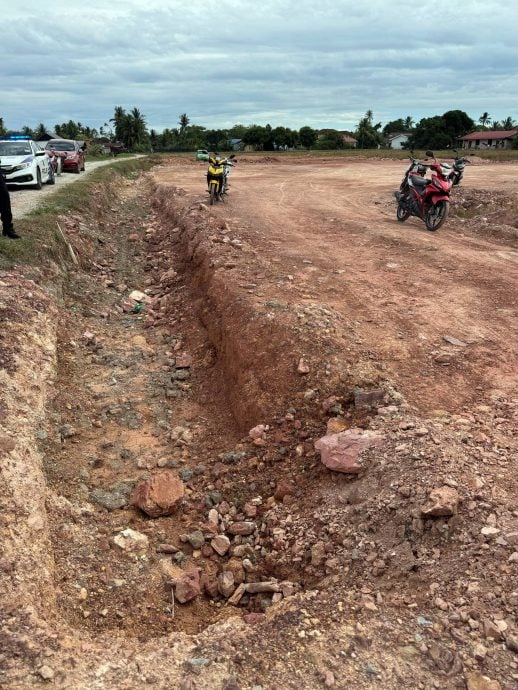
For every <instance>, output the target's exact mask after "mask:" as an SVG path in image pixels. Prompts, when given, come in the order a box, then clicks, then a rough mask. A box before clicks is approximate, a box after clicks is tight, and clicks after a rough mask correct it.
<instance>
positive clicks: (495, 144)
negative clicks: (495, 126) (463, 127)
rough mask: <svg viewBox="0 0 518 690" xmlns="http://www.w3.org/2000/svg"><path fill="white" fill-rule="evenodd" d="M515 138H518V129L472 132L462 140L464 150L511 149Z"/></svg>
mask: <svg viewBox="0 0 518 690" xmlns="http://www.w3.org/2000/svg"><path fill="white" fill-rule="evenodd" d="M515 137H518V129H508V130H501V131H499V130H489V131H486V132H471V134H466V136H464V137H461V138H460V140H461V141H462V148H463V149H490V148H494V149H510V148H511V147H512V145H513V139H514V138H515Z"/></svg>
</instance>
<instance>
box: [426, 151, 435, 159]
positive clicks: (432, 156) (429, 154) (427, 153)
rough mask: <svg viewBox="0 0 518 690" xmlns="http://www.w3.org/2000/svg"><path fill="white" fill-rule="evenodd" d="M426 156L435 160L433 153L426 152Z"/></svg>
mask: <svg viewBox="0 0 518 690" xmlns="http://www.w3.org/2000/svg"><path fill="white" fill-rule="evenodd" d="M426 155H427V156H428V158H435V156H434V153H433V151H427V152H426Z"/></svg>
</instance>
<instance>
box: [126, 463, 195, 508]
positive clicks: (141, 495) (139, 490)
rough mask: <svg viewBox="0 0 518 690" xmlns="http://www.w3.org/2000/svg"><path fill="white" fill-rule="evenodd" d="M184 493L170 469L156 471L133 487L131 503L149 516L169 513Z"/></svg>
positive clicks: (180, 483) (182, 486)
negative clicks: (152, 475)
mask: <svg viewBox="0 0 518 690" xmlns="http://www.w3.org/2000/svg"><path fill="white" fill-rule="evenodd" d="M183 495H184V485H183V483H182V481H181V480H180V478H179V477H178V475H176V474H175V473H174V472H170V471H167V470H166V471H162V472H158V473H157V474H155V475H154V477H152V478H151V479H149V480H147V481H144V482H141V483H140V484H138V485H137V487H136V488H135V492H134V494H133V497H132V499H131V503H132V505H134V506H136V507H137V508H140V510H142V511H143V512H144V513H146V514H147V515H149V516H150V517H154V518H156V517H161V516H163V515H171V513H173V512H174V510H175V508H176V506H177V505H178V503H179V502H180V501H181V500H182V498H183Z"/></svg>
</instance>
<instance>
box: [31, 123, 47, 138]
mask: <svg viewBox="0 0 518 690" xmlns="http://www.w3.org/2000/svg"><path fill="white" fill-rule="evenodd" d="M45 134H47V130H46V128H45V125H44V124H43V122H40V124H39V125H38V126H37V127H36V129H35V130H34V136H35V137H36V141H41V140H42V139H43V137H44V136H45Z"/></svg>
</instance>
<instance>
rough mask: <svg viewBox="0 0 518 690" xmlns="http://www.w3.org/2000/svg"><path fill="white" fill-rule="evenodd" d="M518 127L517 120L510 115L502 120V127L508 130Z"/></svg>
mask: <svg viewBox="0 0 518 690" xmlns="http://www.w3.org/2000/svg"><path fill="white" fill-rule="evenodd" d="M515 127H516V122H515V121H514V120H513V118H512V117H511V116H510V115H508V116H507V117H506V118H505V120H503V121H502V129H505V130H506V131H509V130H510V129H514V128H515Z"/></svg>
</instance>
